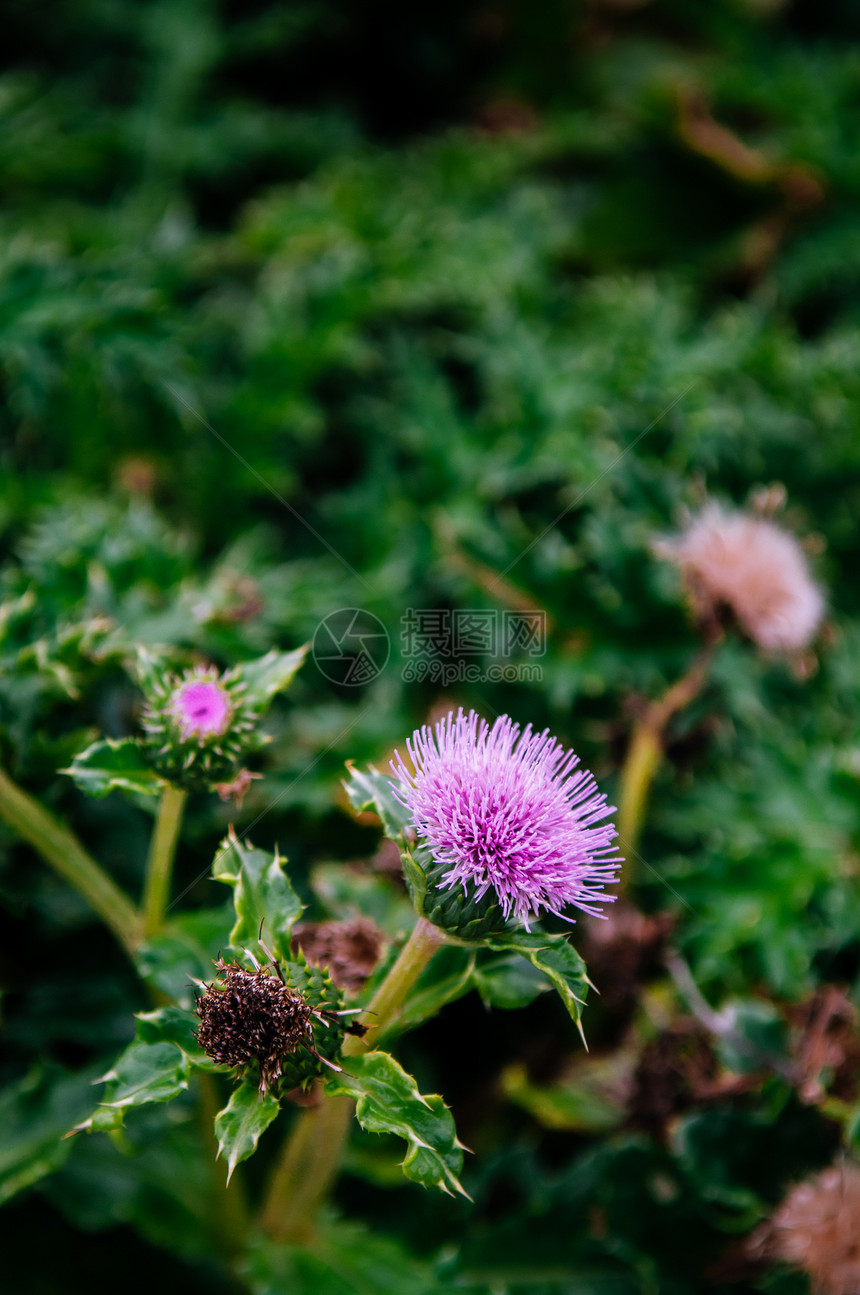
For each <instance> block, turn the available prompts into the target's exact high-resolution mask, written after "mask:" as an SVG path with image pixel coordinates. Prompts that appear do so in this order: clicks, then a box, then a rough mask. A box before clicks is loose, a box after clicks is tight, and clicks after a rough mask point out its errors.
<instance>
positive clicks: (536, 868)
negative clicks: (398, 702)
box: [391, 710, 623, 938]
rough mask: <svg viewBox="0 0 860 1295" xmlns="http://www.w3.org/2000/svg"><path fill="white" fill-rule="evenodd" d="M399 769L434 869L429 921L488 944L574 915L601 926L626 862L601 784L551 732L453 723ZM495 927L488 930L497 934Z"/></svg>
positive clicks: (426, 910)
mask: <svg viewBox="0 0 860 1295" xmlns="http://www.w3.org/2000/svg"><path fill="white" fill-rule="evenodd" d="M406 749H407V752H408V755H409V759H410V761H411V765H412V768H411V769H410V768H408V767H407V765H406V764H405V763H404V761H403V759H402V758H401V756H400V754H399V753H398V752H395V759H394V760H393V762H392V766H391V767H392V770H393V772H394V774H395V776H396V782H394V783H392V789H393V791H394V795H395V796H396V798H397V799H398V800H399V801H400V803H401V804H402V805H403V806H404V807H405V808H406V809H407V810H408V811H409V812H410V814H411V826H412V829H413V830H414V832H415V834H416V836H417V838H418V842H419V848H418V850H417V851H416V857H418V858H420V857H421V855H422V854H423V855H424V856H425V857H426V858H427V867H426V868H425V873H426V879H427V888H426V891H425V894H424V897H423V905H422V912H423V916H425V917H427V918H428V920H430V921H431V922H434V923H435V924H436V925H439V926H441V927H443V928H444V929H447V930H451V931H454V932H455V933H459V934H463V935H465V936H467V937H472V938H477V937H478V936H480V935H482V934H488V933H490V932H491V931H492V930H493V929H501V928H502V927H503V926H504V925H505V924H506V923H508V922H511V921H517V922H522V923H523V924H525V926H526V927H528V925H529V922H530V921H532V920H534V919H535V918H538V917H539V916H540V915H541V913H543V912H550V913H555V914H557V915H558V916H560V917H565V918H568V919H569V917H570V910H571V909H574V908H575V909H580V910H582V911H583V912H586V913H591V914H593V915H595V916H601V915H602V914H601V912H600V905H602V904H605V903H607V902H610V901H611V900H612V899H613V898H614V896H612V895H607V894H606V893H605V890H604V887H605V886H607V885H611V884H613V883H614V882H616V881H617V879H618V870H619V866H620V864H621V863H622V862H623V859H622V858H621V857H620V856H619V855H618V854H617V853H616V852H615V849H614V847H613V844H612V842H613V840H614V838H615V836H616V831H615V828H614V826H613V825H612V823H611V822H606V821H605V820H606V819H607V818H608V816H609V815H610V814H611V813H612V812H613V810H612V808H611V807H610V806H607V804H606V797H605V796H604V795H602V794H601V793H600V792H599V791H598V789H597V784H596V783H595V780H594V778H593V776H592V775H591V774H590V773H589V772H588V771H587V770H584V769H578V768H577V765H578V764H579V759H578V757H577V756H576V755H574V753H573V752H572V751H566V750H565V749H564V747H563V746H561V744H560V743H559V742H558V741H557V740H556V739H555V738H554V737H551V736H550V734H549V732H548V731H547V730H545V731H544V732H542V733H535V732H533V731H532V727H531V725H527V726H526V728H525V729H522V730H521V729H520V726H519V725H518V724H515V723H514V722H513V721H512V720H511V719H510V718H509V717H508V716H507V715H503V716H501V717H500V718H499V719H497V720H496V722H495V723H494V724H493V725H492V727H491V726H490V725H489V724H487V722H486V721H485V720H482V719H480V718H479V717H478V716H477V715H476V714H475V712H474V711H470V712H469V714H468V715H464V713H463V711H462V710H460V711H458V712H457V714H456V715H454V713H453V712H451V713H450V714H449V715H447V716H446V717H445V718H444V719H442V720H440V722H439V723H438V724H436V725H435V727H434V728H429V727H424V728H422V729H420V730H418V731H416V732H415V733H414V734H413V736H412V738H411V739H410V740H409V741H408V742H407V744H406ZM485 928H486V929H485Z"/></svg>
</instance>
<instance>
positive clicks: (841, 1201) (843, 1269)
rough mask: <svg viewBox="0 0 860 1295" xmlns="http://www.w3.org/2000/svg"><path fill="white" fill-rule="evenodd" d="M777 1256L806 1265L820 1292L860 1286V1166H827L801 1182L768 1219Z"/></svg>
mask: <svg viewBox="0 0 860 1295" xmlns="http://www.w3.org/2000/svg"><path fill="white" fill-rule="evenodd" d="M770 1236H771V1243H770V1246H769V1249H772V1251H773V1253H774V1254H775V1256H776V1257H777V1258H779V1259H782V1260H783V1261H784V1262H786V1263H790V1264H794V1265H795V1266H797V1267H798V1268H802V1269H804V1271H805V1272H807V1273H808V1274H809V1277H810V1278H811V1280H812V1288H813V1290H814V1291H815V1292H816V1293H817V1295H856V1293H857V1291H860V1166H858V1165H856V1164H851V1163H847V1164H844V1165H834V1166H831V1167H830V1168H829V1169H825V1170H824V1171H823V1173H820V1174H817V1175H816V1176H815V1177H814V1178H810V1179H808V1180H807V1181H806V1182H802V1183H798V1185H797V1186H796V1187H794V1188H793V1189H792V1190H791V1191H790V1192H789V1194H788V1196H787V1197H786V1198H785V1200H784V1201H783V1202H782V1204H781V1205H780V1207H779V1209H778V1210H777V1212H776V1214H775V1216H774V1218H773V1220H772V1221H771V1225H770Z"/></svg>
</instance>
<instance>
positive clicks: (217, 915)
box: [135, 900, 235, 1007]
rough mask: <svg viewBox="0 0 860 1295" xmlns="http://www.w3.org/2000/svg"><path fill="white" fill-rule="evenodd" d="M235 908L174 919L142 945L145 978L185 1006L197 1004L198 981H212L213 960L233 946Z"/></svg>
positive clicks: (140, 953) (139, 961)
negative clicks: (231, 938) (195, 991)
mask: <svg viewBox="0 0 860 1295" xmlns="http://www.w3.org/2000/svg"><path fill="white" fill-rule="evenodd" d="M234 921H235V912H234V910H233V905H232V904H231V903H230V902H229V900H228V901H226V902H225V903H224V904H223V905H222V906H221V907H220V908H204V909H199V910H197V911H195V912H191V913H180V914H179V915H178V916H176V917H171V919H170V921H169V922H167V923H165V925H164V927H163V928H162V929H161V930H160V931H159V932H158V934H157V935H153V936H151V937H150V938H149V939H148V940H147V941H145V943H144V944H142V945H140V947H139V948H138V949H137V951H136V953H135V964H136V966H137V969H138V971H139V972H140V974H141V975H142V976H143V978H144V979H145V980H147V981H149V982H150V984H152V985H154V986H155V987H156V988H157V989H159V990H160V991H161V993H162V994H165V995H166V996H167V997H168V998H170V999H172V1000H173V1001H174V1002H176V1003H178V1004H179V1005H180V1006H182V1007H191V1006H193V1003H194V984H195V981H201V980H202V981H209V980H211V979H212V976H213V974H214V967H213V965H212V964H213V959H214V957H215V955H216V954H217V953H218V952H219V951H220V950H221V949H226V948H227V946H228V945H229V943H230V928H231V927H232V925H233V922H234Z"/></svg>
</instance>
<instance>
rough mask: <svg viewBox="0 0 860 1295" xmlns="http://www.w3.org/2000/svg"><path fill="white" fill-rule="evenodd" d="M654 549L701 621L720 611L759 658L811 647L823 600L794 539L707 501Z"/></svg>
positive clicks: (766, 523) (770, 524)
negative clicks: (674, 570) (671, 566)
mask: <svg viewBox="0 0 860 1295" xmlns="http://www.w3.org/2000/svg"><path fill="white" fill-rule="evenodd" d="M655 549H656V552H657V554H658V555H659V556H660V557H664V558H668V559H669V560H670V561H672V562H675V563H676V564H677V565H678V567H680V569H681V571H682V573H683V576H684V580H685V583H686V585H687V588H688V591H689V593H690V595H691V597H692V600H693V603H694V605H695V607H696V610H697V611H698V612H699V613H700V614H702V615H703V616H705V617H709V618H713V617H714V616H715V615H717V614H718V612H719V611H720V609H721V608H728V609H729V611H730V612H731V613H732V614H733V615H734V617H735V618H736V620H737V622H738V624H739V625H740V627H741V628H742V629H743V630H744V632H745V633H746V634H748V635H749V637H750V638H751V639H752V640H753V642H754V643H756V644H757V645H758V646H759V647H760V648H762V649H763V650H764V651H766V652H794V651H799V650H800V649H802V648H805V647H807V646H808V645H809V643H810V642H811V641H812V638H813V636H814V635H815V632H816V630H817V629H818V626H819V624H820V622H821V618H822V616H823V614H824V599H823V597H822V594H821V591H820V589H819V588H818V586H817V585H816V584H815V582H814V581H813V579H812V577H811V575H810V574H809V568H808V566H807V562H806V558H805V556H804V554H803V551H802V550H801V548H800V545H799V544H798V542H797V540H796V539H795V538H794V536H793V535H791V534H790V533H789V532H788V531H786V530H784V529H783V528H782V527H781V526H778V525H777V524H776V523H775V522H773V521H771V520H770V519H769V518H767V517H763V516H760V515H756V514H755V513H747V512H741V511H736V510H732V511H730V510H728V509H725V508H722V507H721V506H720V505H719V504H715V503H709V504H707V505H706V507H705V508H703V509H702V511H701V512H700V513H699V514H698V516H696V517H693V518H691V519H690V521H689V522H688V524H687V526H686V527H685V529H684V530H683V531H682V532H681V534H680V535H678V536H676V537H674V538H672V539H666V540H661V541H659V542H658V544H657V545H656V546H655Z"/></svg>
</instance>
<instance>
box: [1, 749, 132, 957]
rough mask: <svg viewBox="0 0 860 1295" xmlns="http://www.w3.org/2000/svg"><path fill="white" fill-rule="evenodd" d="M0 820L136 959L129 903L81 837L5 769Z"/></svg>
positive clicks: (130, 904)
mask: <svg viewBox="0 0 860 1295" xmlns="http://www.w3.org/2000/svg"><path fill="white" fill-rule="evenodd" d="M0 817H2V818H3V819H5V821H6V822H7V823H8V824H9V826H10V827H11V828H12V830H13V831H14V832H17V834H18V836H20V837H22V838H23V839H24V840H25V841H27V842H29V844H30V845H32V847H33V849H34V850H36V851H37V852H38V853H39V854H40V855H41V856H42V858H43V859H44V860H45V862H46V863H49V864H50V865H51V867H52V868H53V869H54V870H55V871H56V872H58V873H59V875H60V876H61V877H62V878H63V879H64V880H65V881H67V882H69V883H70V884H71V885H72V886H74V888H75V890H77V892H78V893H79V894H80V895H82V896H83V897H84V899H85V900H86V901H87V903H88V904H89V905H90V907H91V908H93V909H94V910H95V911H96V912H97V913H98V915H99V917H100V918H101V919H102V921H103V922H104V923H105V925H106V926H108V927H109V928H110V929H111V931H113V933H114V935H115V936H116V938H117V939H118V940H119V942H120V944H121V945H122V946H123V948H124V949H125V950H126V952H127V953H128V955H129V956H130V957H133V955H134V951H135V949H136V948H137V946H138V943H139V942H140V934H141V932H140V923H139V920H138V915H137V912H136V910H135V907H134V905H133V904H132V902H131V900H130V899H129V898H128V896H127V895H125V894H123V892H122V891H121V890H120V888H119V887H118V886H117V885H116V884H115V882H113V881H112V880H111V879H110V877H109V876H108V875H107V873H106V872H104V871H103V870H102V869H101V868H100V867H99V865H98V864H97V863H96V861H95V859H92V858H91V857H90V855H89V854H87V852H86V850H85V849H84V847H83V846H82V845H81V843H80V841H79V840H78V838H77V837H76V836H75V835H74V834H73V833H72V832H70V831H69V829H68V828H67V827H65V826H64V825H63V824H62V823H61V822H60V821H59V819H56V818H54V816H53V814H51V813H49V812H48V810H46V809H45V807H44V806H43V805H40V804H39V802H38V801H37V800H35V799H34V798H33V797H32V796H30V795H28V794H27V792H25V791H22V789H21V788H20V787H19V786H18V785H17V783H14V782H13V781H12V779H11V778H9V777H8V775H7V774H5V773H4V772H3V771H2V770H0Z"/></svg>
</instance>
